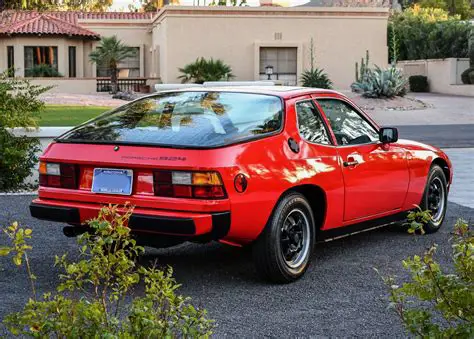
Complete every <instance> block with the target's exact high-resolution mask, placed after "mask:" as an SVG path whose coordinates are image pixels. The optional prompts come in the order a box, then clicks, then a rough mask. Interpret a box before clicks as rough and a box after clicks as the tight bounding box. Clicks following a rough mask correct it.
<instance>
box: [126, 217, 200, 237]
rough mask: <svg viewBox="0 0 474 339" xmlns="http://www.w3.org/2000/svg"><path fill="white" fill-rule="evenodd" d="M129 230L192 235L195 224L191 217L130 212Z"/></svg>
mask: <svg viewBox="0 0 474 339" xmlns="http://www.w3.org/2000/svg"><path fill="white" fill-rule="evenodd" d="M128 225H129V227H130V229H131V230H136V231H140V230H142V231H151V232H158V233H171V234H180V235H194V234H195V233H196V226H195V225H194V221H193V219H191V218H170V217H156V216H152V215H144V214H132V216H131V217H130V221H129V224H128Z"/></svg>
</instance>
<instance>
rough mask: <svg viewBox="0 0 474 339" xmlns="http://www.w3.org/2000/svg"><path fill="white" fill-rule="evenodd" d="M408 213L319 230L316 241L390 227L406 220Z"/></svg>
mask: <svg viewBox="0 0 474 339" xmlns="http://www.w3.org/2000/svg"><path fill="white" fill-rule="evenodd" d="M408 212H409V211H403V212H399V213H396V214H393V215H389V216H386V217H382V218H378V219H373V220H367V221H364V222H360V223H357V224H353V225H349V226H345V227H337V228H333V229H330V230H327V231H321V230H319V231H318V232H317V235H316V241H317V242H320V241H326V240H329V239H332V238H337V237H342V236H347V235H351V234H352V233H358V232H363V231H366V230H370V229H372V228H374V227H382V226H387V225H390V224H392V223H396V222H400V221H404V220H406V218H407V214H408Z"/></svg>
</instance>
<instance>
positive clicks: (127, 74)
mask: <svg viewBox="0 0 474 339" xmlns="http://www.w3.org/2000/svg"><path fill="white" fill-rule="evenodd" d="M133 49H134V50H135V55H134V56H133V57H129V58H126V59H124V60H122V61H121V62H119V63H118V65H117V69H118V77H119V78H138V77H140V47H133ZM110 75H111V70H110V68H109V67H108V65H97V76H98V77H110Z"/></svg>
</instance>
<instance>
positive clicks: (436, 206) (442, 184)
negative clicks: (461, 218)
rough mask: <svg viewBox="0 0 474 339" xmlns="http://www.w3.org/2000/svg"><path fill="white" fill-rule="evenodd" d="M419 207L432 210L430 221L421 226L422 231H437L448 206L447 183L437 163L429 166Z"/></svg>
mask: <svg viewBox="0 0 474 339" xmlns="http://www.w3.org/2000/svg"><path fill="white" fill-rule="evenodd" d="M420 207H421V209H422V210H431V212H432V219H431V221H430V222H428V223H427V224H425V225H424V226H423V229H424V231H425V232H426V233H434V232H437V231H438V230H439V229H440V228H441V226H442V225H443V222H444V218H445V216H446V210H447V207H448V183H447V180H446V176H445V174H444V172H443V170H442V169H441V167H439V166H438V165H433V166H431V168H430V172H429V173H428V180H427V181H426V187H425V191H424V192H423V197H422V200H421V203H420Z"/></svg>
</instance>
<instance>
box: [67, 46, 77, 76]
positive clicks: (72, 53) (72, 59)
mask: <svg viewBox="0 0 474 339" xmlns="http://www.w3.org/2000/svg"><path fill="white" fill-rule="evenodd" d="M68 56H69V77H70V78H75V77H76V46H69V50H68Z"/></svg>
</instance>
